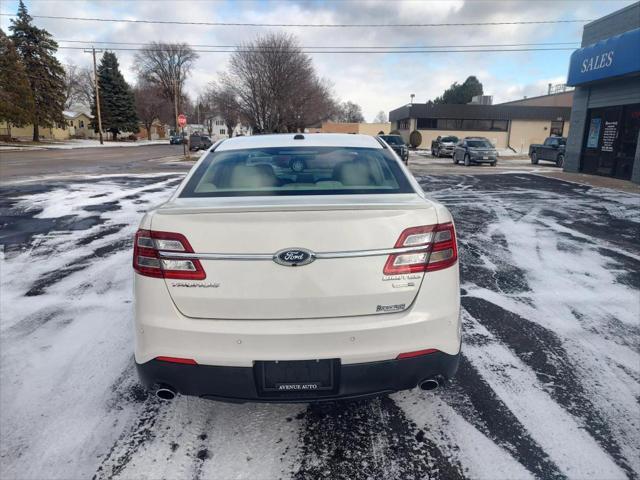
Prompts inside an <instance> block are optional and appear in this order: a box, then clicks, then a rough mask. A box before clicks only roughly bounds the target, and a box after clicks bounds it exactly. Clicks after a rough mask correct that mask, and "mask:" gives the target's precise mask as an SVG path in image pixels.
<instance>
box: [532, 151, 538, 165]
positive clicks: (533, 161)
mask: <svg viewBox="0 0 640 480" xmlns="http://www.w3.org/2000/svg"><path fill="white" fill-rule="evenodd" d="M531 163H533V164H534V165H537V164H538V154H537V153H536V152H533V153H532V154H531Z"/></svg>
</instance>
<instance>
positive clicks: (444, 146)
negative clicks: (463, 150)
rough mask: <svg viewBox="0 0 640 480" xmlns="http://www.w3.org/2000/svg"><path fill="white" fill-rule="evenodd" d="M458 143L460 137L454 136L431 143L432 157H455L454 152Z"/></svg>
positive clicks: (440, 138) (437, 139)
mask: <svg viewBox="0 0 640 480" xmlns="http://www.w3.org/2000/svg"><path fill="white" fill-rule="evenodd" d="M458 141H459V139H458V137H456V136H454V135H450V136H448V137H438V138H436V139H435V140H434V141H432V142H431V155H433V156H434V157H442V156H443V155H450V156H453V151H454V150H455V148H456V145H457V143H458Z"/></svg>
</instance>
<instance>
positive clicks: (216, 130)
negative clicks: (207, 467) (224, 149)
mask: <svg viewBox="0 0 640 480" xmlns="http://www.w3.org/2000/svg"><path fill="white" fill-rule="evenodd" d="M204 127H205V128H204V130H203V133H207V134H208V135H211V140H212V141H217V140H221V139H223V138H229V132H228V128H227V125H226V123H225V121H224V119H223V118H222V117H221V116H220V115H213V116H210V117H207V118H206V119H205V125H204ZM238 135H251V127H248V126H246V125H242V124H241V123H238V124H236V126H235V127H234V128H233V136H234V137H237V136H238Z"/></svg>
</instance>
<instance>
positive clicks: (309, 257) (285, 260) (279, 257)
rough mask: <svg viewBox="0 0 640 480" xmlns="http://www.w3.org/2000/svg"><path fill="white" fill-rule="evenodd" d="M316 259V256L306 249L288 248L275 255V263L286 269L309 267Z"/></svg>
mask: <svg viewBox="0 0 640 480" xmlns="http://www.w3.org/2000/svg"><path fill="white" fill-rule="evenodd" d="M315 259H316V255H315V254H314V253H313V252H311V251H309V250H307V249H305V248H287V249H285V250H280V251H279V252H276V253H275V254H274V255H273V261H274V262H276V263H277V264H278V265H284V266H285V267H300V266H302V265H308V264H310V263H311V262H313V261H314V260H315Z"/></svg>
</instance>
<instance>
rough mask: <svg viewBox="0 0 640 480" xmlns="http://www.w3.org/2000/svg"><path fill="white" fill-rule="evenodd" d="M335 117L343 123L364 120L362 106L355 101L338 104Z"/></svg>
mask: <svg viewBox="0 0 640 480" xmlns="http://www.w3.org/2000/svg"><path fill="white" fill-rule="evenodd" d="M335 119H336V120H337V121H338V122H343V123H361V122H364V115H362V108H361V107H360V105H358V104H357V103H353V102H344V103H342V104H341V105H340V108H339V110H338V114H337V115H336V117H335Z"/></svg>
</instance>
